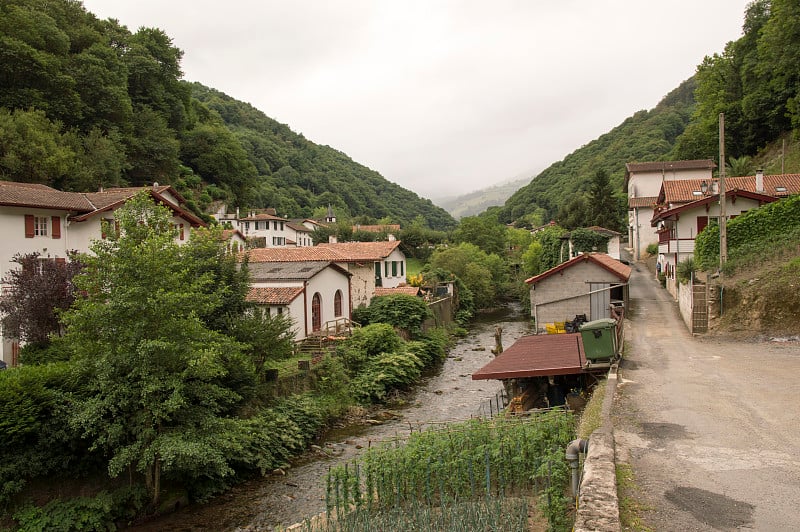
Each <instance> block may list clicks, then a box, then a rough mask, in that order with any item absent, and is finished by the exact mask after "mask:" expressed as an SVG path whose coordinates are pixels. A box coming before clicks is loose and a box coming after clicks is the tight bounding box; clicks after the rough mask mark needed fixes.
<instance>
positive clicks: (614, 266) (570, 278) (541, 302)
mask: <svg viewBox="0 0 800 532" xmlns="http://www.w3.org/2000/svg"><path fill="white" fill-rule="evenodd" d="M630 276H631V267H630V266H628V265H627V264H623V263H622V262H620V261H618V260H616V259H614V258H611V257H610V256H609V255H607V254H605V253H584V254H582V255H578V256H577V257H575V258H572V259H570V260H568V261H566V262H562V263H561V264H559V265H558V266H556V267H554V268H551V269H549V270H547V271H546V272H543V273H540V274H539V275H535V276H533V277H531V278H530V279H526V280H525V282H526V283H527V284H528V285H529V286H530V298H531V317H532V318H533V320H534V322H535V324H536V330H537V333H540V332H544V330H545V324H547V323H556V322H564V321H570V320H572V319H573V318H574V317H575V316H576V315H581V314H585V315H586V318H587V319H588V320H590V321H591V320H597V319H601V318H609V317H611V305H612V304H613V305H615V306H622V307H624V308H627V306H628V280H629V279H630Z"/></svg>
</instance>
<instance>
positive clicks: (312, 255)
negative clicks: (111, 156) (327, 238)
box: [248, 241, 400, 263]
mask: <svg viewBox="0 0 800 532" xmlns="http://www.w3.org/2000/svg"><path fill="white" fill-rule="evenodd" d="M399 245H400V242H399V241H394V242H345V243H340V244H320V245H318V246H307V247H299V248H258V249H252V250H250V251H249V252H248V257H249V261H250V263H254V262H297V261H320V260H323V261H334V262H372V261H378V260H383V259H384V258H385V257H387V256H389V255H390V254H391V253H392V251H394V250H395V249H396V248H397V246H399Z"/></svg>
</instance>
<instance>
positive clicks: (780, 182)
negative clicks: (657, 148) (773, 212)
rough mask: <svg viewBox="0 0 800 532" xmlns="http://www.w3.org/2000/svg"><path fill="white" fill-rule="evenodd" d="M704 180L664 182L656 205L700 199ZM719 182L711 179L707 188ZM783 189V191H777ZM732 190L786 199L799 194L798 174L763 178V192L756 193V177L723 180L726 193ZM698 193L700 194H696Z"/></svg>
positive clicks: (799, 180) (799, 177) (799, 176)
mask: <svg viewBox="0 0 800 532" xmlns="http://www.w3.org/2000/svg"><path fill="white" fill-rule="evenodd" d="M703 181H706V180H704V179H686V180H681V181H664V183H662V186H661V193H660V194H659V196H658V199H657V201H658V203H665V204H670V203H687V202H690V201H697V200H698V199H702V198H703V196H702V187H701V185H702V183H703ZM718 183H719V180H718V179H713V180H711V181H710V182H709V181H706V184H707V185H708V186H709V187H713V186H719V185H718ZM779 188H783V189H785V190H779ZM734 190H746V191H748V192H753V193H758V194H764V195H767V196H774V197H786V196H789V195H791V194H800V174H778V175H765V176H764V190H763V191H760V192H758V191H756V177H755V176H745V177H728V178H726V179H725V191H726V193H729V192H733V191H734ZM698 193H700V194H698Z"/></svg>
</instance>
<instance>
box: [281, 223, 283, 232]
mask: <svg viewBox="0 0 800 532" xmlns="http://www.w3.org/2000/svg"><path fill="white" fill-rule="evenodd" d="M281 231H283V222H281Z"/></svg>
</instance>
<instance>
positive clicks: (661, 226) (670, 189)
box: [650, 172, 800, 297]
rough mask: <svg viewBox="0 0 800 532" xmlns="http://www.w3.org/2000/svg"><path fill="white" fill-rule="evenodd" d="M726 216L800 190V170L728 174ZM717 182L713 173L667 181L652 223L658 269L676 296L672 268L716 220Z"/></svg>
mask: <svg viewBox="0 0 800 532" xmlns="http://www.w3.org/2000/svg"><path fill="white" fill-rule="evenodd" d="M725 189H726V191H725V219H726V220H728V221H729V220H732V219H733V218H736V217H737V216H739V215H741V214H743V213H745V212H747V211H749V210H752V209H757V208H759V207H761V206H762V205H765V204H767V203H771V202H773V201H777V200H778V199H780V198H782V197H787V196H789V195H790V194H797V193H800V174H781V175H771V176H768V175H764V174H762V173H760V172H759V173H757V174H756V175H754V176H746V177H731V178H727V179H726V180H725ZM719 190H720V184H719V181H718V180H716V179H711V180H705V179H703V180H698V179H694V180H686V181H680V182H665V183H663V185H662V187H661V191H660V192H659V195H658V198H657V206H656V209H655V211H654V214H653V218H652V220H651V222H650V225H651V226H652V227H653V228H654V229H655V230H656V232H657V234H658V262H657V271H658V272H659V273H663V274H664V277H665V280H666V285H665V286H666V288H667V290H668V291H669V292H670V293H671V294H672V295H673V297H677V293H678V289H677V285H678V281H677V277H676V268H677V265H678V264H679V263H680V262H683V261H684V260H686V259H688V258H689V257H692V256H694V244H695V238H696V237H697V235H698V233H700V231H702V230H703V229H705V227H706V226H707V225H709V224H714V223H719V219H720V216H721V209H720V194H719Z"/></svg>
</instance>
